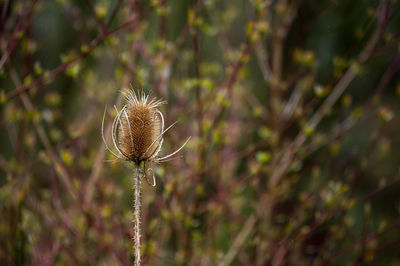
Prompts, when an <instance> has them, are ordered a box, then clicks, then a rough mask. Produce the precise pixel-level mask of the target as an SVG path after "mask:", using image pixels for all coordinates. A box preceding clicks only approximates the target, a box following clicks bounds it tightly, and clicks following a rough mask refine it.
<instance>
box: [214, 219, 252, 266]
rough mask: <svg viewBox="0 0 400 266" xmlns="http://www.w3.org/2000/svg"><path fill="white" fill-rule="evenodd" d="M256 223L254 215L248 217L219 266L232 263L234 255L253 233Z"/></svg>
mask: <svg viewBox="0 0 400 266" xmlns="http://www.w3.org/2000/svg"><path fill="white" fill-rule="evenodd" d="M256 221H257V219H256V217H255V216H254V215H252V216H250V218H248V219H247V220H246V222H245V224H244V225H243V227H242V230H241V231H240V233H239V234H238V235H237V237H236V238H235V240H234V241H233V243H232V246H231V248H230V249H229V251H228V252H227V253H226V255H225V257H224V258H223V259H222V262H221V263H220V264H219V265H221V266H223V265H230V264H231V263H232V262H233V260H234V259H235V257H236V255H237V254H238V253H239V251H240V249H242V248H243V245H244V243H245V242H246V240H247V238H248V237H249V235H250V234H251V232H252V231H253V229H254V225H255V223H256Z"/></svg>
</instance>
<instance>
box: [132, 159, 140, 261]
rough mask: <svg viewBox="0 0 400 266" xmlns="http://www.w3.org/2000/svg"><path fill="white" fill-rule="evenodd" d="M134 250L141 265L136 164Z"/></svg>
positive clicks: (137, 171) (138, 177) (138, 188)
mask: <svg viewBox="0 0 400 266" xmlns="http://www.w3.org/2000/svg"><path fill="white" fill-rule="evenodd" d="M133 221H134V249H135V266H139V265H140V169H139V164H136V176H135V210H134V220H133Z"/></svg>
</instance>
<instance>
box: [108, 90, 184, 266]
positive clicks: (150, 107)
mask: <svg viewBox="0 0 400 266" xmlns="http://www.w3.org/2000/svg"><path fill="white" fill-rule="evenodd" d="M123 93H124V94H125V100H126V103H125V105H124V106H123V107H122V108H121V110H119V111H118V109H117V107H116V106H114V108H115V110H116V113H117V114H116V116H115V118H114V121H113V123H112V127H111V136H112V141H113V145H114V148H115V151H113V150H112V149H110V148H109V146H108V144H107V142H106V140H105V137H104V118H105V114H106V112H105V111H104V115H103V120H102V125H101V136H102V138H103V141H104V144H105V146H106V149H107V150H109V151H110V152H111V154H112V155H114V156H115V157H116V159H117V160H123V161H129V162H133V163H134V164H135V166H136V175H135V206H134V252H135V265H140V184H141V178H142V177H145V178H146V181H148V177H149V176H150V175H151V176H152V179H153V180H152V186H155V185H156V180H155V177H154V172H153V170H152V168H147V169H146V163H147V162H154V163H162V162H165V161H168V160H171V159H174V158H175V157H173V156H174V155H175V154H177V153H178V152H179V151H180V150H181V149H182V148H183V147H184V146H185V145H186V143H187V142H188V141H189V139H190V137H189V138H188V139H187V140H186V141H185V142H184V143H183V144H182V146H180V147H179V148H178V149H177V150H176V151H174V152H172V153H170V154H168V155H165V156H159V153H160V151H161V147H162V144H163V142H164V138H163V136H164V134H165V133H166V132H167V131H168V130H169V129H170V128H172V127H173V126H174V125H175V124H176V122H175V123H173V124H172V125H170V126H169V127H167V128H166V129H164V116H163V114H162V113H161V112H160V111H159V110H158V107H159V106H160V105H162V104H165V103H166V102H165V101H161V100H158V99H156V98H153V99H151V100H149V95H146V94H145V93H144V92H143V90H142V91H141V92H139V93H138V94H136V92H135V91H134V90H126V91H123ZM141 166H143V169H142V170H141ZM149 183H150V182H149Z"/></svg>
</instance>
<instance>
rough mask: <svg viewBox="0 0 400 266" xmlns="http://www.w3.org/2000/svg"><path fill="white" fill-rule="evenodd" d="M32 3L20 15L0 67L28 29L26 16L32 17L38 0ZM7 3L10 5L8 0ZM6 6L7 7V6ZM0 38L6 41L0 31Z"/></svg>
mask: <svg viewBox="0 0 400 266" xmlns="http://www.w3.org/2000/svg"><path fill="white" fill-rule="evenodd" d="M30 3H31V5H30V7H29V9H28V11H27V12H26V13H22V14H21V16H20V17H19V21H18V24H17V26H16V27H15V30H14V32H13V34H12V35H11V36H12V37H11V41H9V43H10V44H9V45H8V49H7V48H6V47H4V48H2V49H3V50H5V51H3V56H2V57H1V59H0V69H2V68H3V66H4V64H5V62H6V61H7V59H8V58H9V57H10V55H11V53H12V52H13V51H14V48H15V47H16V46H17V45H18V41H19V40H20V38H19V35H20V34H23V33H24V31H25V30H26V29H25V28H26V27H29V26H30V23H29V22H28V23H26V21H27V20H26V18H27V17H30V16H31V15H32V12H33V10H34V8H35V5H36V3H37V0H33V1H31V2H30ZM7 5H8V1H7ZM4 8H5V9H6V6H5V7H4ZM5 12H6V11H5V10H3V15H4V14H5ZM4 22H5V21H4ZM4 22H2V24H3V25H4V24H5V23H4ZM3 25H1V26H0V29H1V28H2V27H3ZM0 38H1V39H0V40H1V42H2V41H4V40H3V33H2V32H0ZM1 45H2V46H3V45H6V44H5V43H4V44H3V43H1Z"/></svg>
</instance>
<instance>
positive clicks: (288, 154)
mask: <svg viewBox="0 0 400 266" xmlns="http://www.w3.org/2000/svg"><path fill="white" fill-rule="evenodd" d="M388 5H389V4H388V3H387V2H386V1H385V2H384V3H383V4H381V7H380V12H381V17H380V18H379V24H378V26H377V28H376V29H375V31H374V33H373V34H372V36H371V38H370V39H369V41H368V42H367V44H366V46H365V47H364V49H363V50H362V51H361V53H360V54H359V56H358V58H357V61H356V63H354V64H353V65H351V66H350V67H349V69H348V70H347V71H346V73H345V74H344V75H343V77H342V78H341V79H340V80H339V82H338V83H337V85H336V86H335V88H334V89H333V90H332V92H331V94H330V95H329V96H328V97H327V99H326V100H325V101H324V103H323V104H322V105H321V106H320V107H319V108H318V110H317V111H316V112H315V113H314V115H313V116H312V117H311V119H310V120H309V121H308V122H307V123H306V127H307V129H308V130H310V131H311V132H312V131H314V130H315V128H316V127H317V125H318V124H319V122H320V121H321V120H322V118H323V117H324V116H325V115H326V114H327V113H328V111H329V109H330V108H331V107H332V106H333V105H334V104H335V103H336V101H337V100H338V98H339V97H340V96H341V95H342V94H343V92H344V91H345V90H346V89H347V88H348V86H349V85H350V83H351V82H352V81H353V80H354V79H355V78H356V76H357V74H358V69H359V68H360V66H361V65H362V64H364V63H365V62H366V61H367V59H368V58H369V57H370V56H371V54H372V51H373V49H374V47H375V46H376V44H377V42H378V41H379V39H380V36H381V34H382V32H383V29H384V27H385V26H386V23H387V15H388V14H387V8H388ZM306 139H307V136H306V134H305V132H304V131H302V132H300V133H299V134H298V135H297V137H296V138H295V140H294V141H293V142H292V143H291V144H290V145H289V147H288V148H287V149H286V151H285V152H284V154H283V155H282V157H281V159H280V160H279V162H278V164H277V168H276V170H275V171H274V172H273V174H272V175H271V178H270V180H269V187H274V186H276V185H277V184H278V183H279V181H280V179H281V178H282V176H283V175H284V174H285V173H286V171H287V168H288V166H289V165H290V163H291V161H292V159H293V157H294V155H295V154H296V152H297V150H298V149H299V148H300V147H301V145H303V143H304V142H305V141H306Z"/></svg>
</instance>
